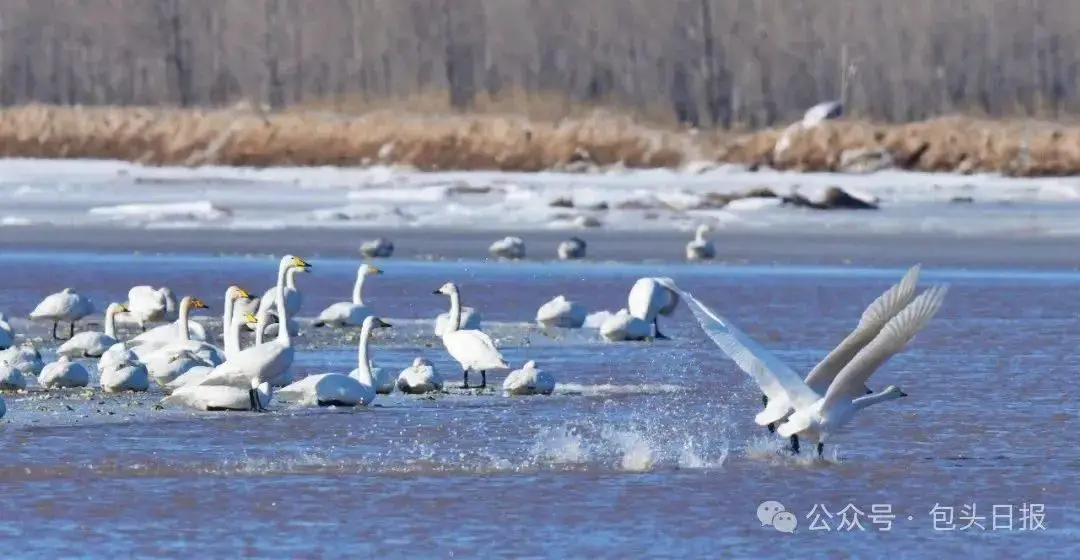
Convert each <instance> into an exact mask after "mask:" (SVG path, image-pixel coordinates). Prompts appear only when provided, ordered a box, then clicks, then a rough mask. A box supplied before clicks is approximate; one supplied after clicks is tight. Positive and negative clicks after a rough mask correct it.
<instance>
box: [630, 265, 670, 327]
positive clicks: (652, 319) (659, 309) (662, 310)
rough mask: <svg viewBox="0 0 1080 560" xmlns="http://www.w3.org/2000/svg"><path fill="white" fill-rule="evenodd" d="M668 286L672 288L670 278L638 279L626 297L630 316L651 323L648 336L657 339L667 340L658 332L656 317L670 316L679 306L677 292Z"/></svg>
mask: <svg viewBox="0 0 1080 560" xmlns="http://www.w3.org/2000/svg"><path fill="white" fill-rule="evenodd" d="M670 286H674V281H672V280H671V279H670V278H639V279H638V281H637V282H634V285H633V287H631V288H630V295H629V296H628V297H627V303H628V305H627V309H629V310H630V314H631V315H633V316H634V317H637V318H638V319H641V320H643V321H645V322H646V323H651V324H652V328H653V332H651V333H650V334H653V336H655V337H656V338H658V339H666V338H667V336H665V335H664V334H663V333H661V332H660V325H659V324H658V322H657V319H658V317H659V316H660V315H663V316H665V317H667V316H669V315H671V314H672V313H674V312H675V308H676V307H678V305H679V292H678V291H677V290H674V289H672V288H671V287H670Z"/></svg>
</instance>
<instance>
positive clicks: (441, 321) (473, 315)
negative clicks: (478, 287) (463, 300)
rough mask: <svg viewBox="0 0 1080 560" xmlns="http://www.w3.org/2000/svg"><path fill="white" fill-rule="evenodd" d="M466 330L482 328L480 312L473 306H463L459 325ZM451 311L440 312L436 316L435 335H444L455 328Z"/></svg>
mask: <svg viewBox="0 0 1080 560" xmlns="http://www.w3.org/2000/svg"><path fill="white" fill-rule="evenodd" d="M457 328H460V329H464V330H480V312H479V311H477V310H475V309H473V308H472V307H462V308H461V324H460V325H459V326H458V327H457ZM453 329H454V327H453V324H452V321H451V320H450V313H448V312H447V313H439V314H438V315H436V316H435V336H442V335H444V334H446V333H448V332H450V331H451V330H453Z"/></svg>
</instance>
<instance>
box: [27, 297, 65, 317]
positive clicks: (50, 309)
mask: <svg viewBox="0 0 1080 560" xmlns="http://www.w3.org/2000/svg"><path fill="white" fill-rule="evenodd" d="M68 295H69V294H65V293H63V292H58V293H55V294H49V295H47V296H45V299H43V300H41V303H39V304H37V306H36V307H34V310H33V311H31V312H30V318H31V319H37V318H39V317H40V318H47V317H59V316H62V315H65V314H67V312H68V310H69V309H70V308H71V307H70V306H71V299H70V298H68Z"/></svg>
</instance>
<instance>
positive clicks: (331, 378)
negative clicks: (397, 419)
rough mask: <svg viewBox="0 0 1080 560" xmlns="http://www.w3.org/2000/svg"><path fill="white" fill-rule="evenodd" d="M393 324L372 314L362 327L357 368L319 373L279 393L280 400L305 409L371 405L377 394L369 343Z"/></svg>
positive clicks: (280, 390)
mask: <svg viewBox="0 0 1080 560" xmlns="http://www.w3.org/2000/svg"><path fill="white" fill-rule="evenodd" d="M389 327H390V324H389V323H387V322H385V321H383V320H382V319H380V318H378V317H375V316H374V315H369V316H368V317H367V318H365V319H364V322H363V325H362V326H361V327H360V343H359V345H358V349H357V361H356V365H357V367H356V369H354V370H352V372H350V373H349V375H343V374H340V373H318V374H315V375H309V376H307V377H305V378H303V379H301V380H300V381H297V382H295V383H293V384H291V385H289V386H287V387H284V388H282V389H279V390H278V397H279V398H281V399H283V400H286V401H289V402H295V403H297V404H299V405H302V406H367V405H369V404H371V401H373V400H375V395H376V394H377V391H376V387H375V380H374V378H373V376H372V372H371V367H370V362H369V361H368V343H369V342H370V340H371V333H372V330H373V329H379V328H389Z"/></svg>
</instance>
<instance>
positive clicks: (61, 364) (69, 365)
mask: <svg viewBox="0 0 1080 560" xmlns="http://www.w3.org/2000/svg"><path fill="white" fill-rule="evenodd" d="M38 383H40V384H41V386H42V387H44V388H46V389H59V388H64V387H86V386H87V385H89V384H90V372H89V371H88V370H87V369H86V366H84V365H82V364H80V363H79V362H73V361H71V358H69V357H67V356H60V357H59V358H58V359H57V360H56V361H55V362H53V363H51V364H48V365H46V366H45V367H44V368H42V369H41V374H40V375H38Z"/></svg>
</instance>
